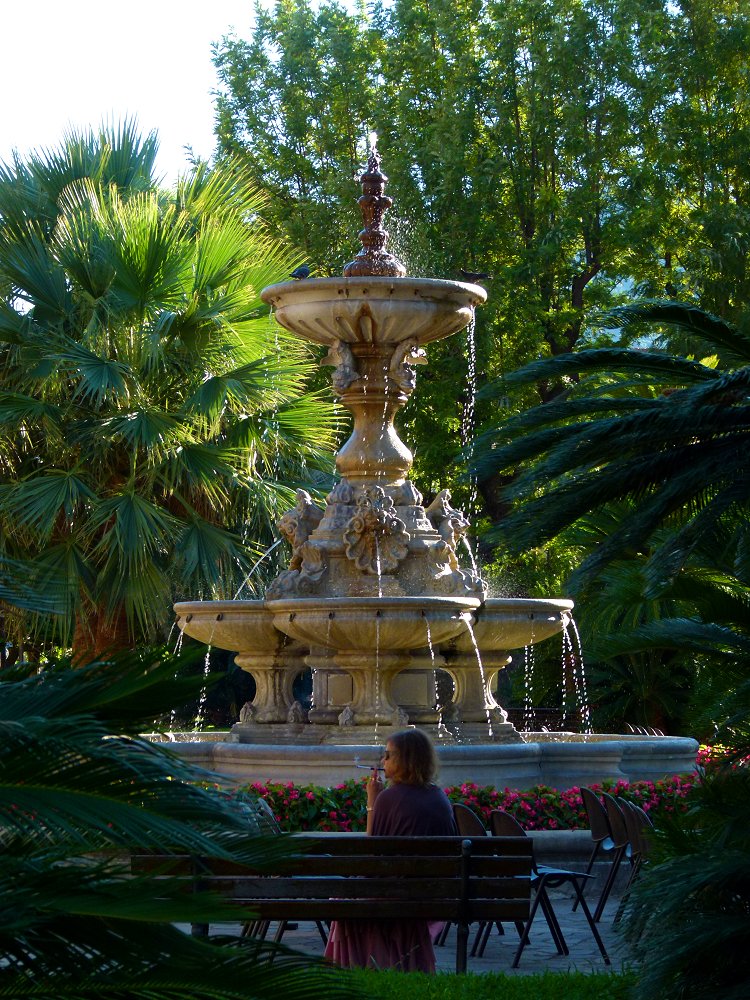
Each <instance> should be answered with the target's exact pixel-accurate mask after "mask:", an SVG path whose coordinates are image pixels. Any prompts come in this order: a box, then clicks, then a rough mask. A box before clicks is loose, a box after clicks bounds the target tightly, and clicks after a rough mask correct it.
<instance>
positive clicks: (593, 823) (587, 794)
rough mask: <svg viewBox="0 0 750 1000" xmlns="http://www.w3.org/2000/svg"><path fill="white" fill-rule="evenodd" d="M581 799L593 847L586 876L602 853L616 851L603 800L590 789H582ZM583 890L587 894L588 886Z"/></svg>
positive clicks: (576, 903) (576, 905)
mask: <svg viewBox="0 0 750 1000" xmlns="http://www.w3.org/2000/svg"><path fill="white" fill-rule="evenodd" d="M581 798H582V799H583V807H584V809H585V810H586V816H587V817H588V821H589V829H590V831H591V839H592V841H593V845H592V848H591V854H590V855H589V859H588V861H587V863H586V874H587V875H590V874H591V869H592V868H593V867H594V862H595V861H596V859H597V858H598V857H599V854H600V852H601V851H606V852H609V851H613V850H614V849H615V844H614V841H613V840H612V833H611V831H610V829H609V820H608V819H607V810H606V809H605V808H604V806H603V805H602V803H601V800H600V799H599V797H598V796H597V795H596V793H595V792H592V790H591V789H590V788H581ZM587 884H588V883H585V884H584V887H583V889H582V892H585V890H586V885H587ZM577 907H578V898H577V897H576V899H575V902H574V903H573V909H574V910H575V909H577Z"/></svg>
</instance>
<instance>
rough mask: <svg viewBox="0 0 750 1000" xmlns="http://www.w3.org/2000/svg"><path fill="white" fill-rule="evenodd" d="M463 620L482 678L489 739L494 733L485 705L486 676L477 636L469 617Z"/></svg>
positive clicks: (485, 703)
mask: <svg viewBox="0 0 750 1000" xmlns="http://www.w3.org/2000/svg"><path fill="white" fill-rule="evenodd" d="M465 620H466V628H467V630H468V633H469V635H470V636H471V642H472V645H473V646H474V652H475V654H476V657H477V665H478V666H479V676H480V677H481V678H482V692H483V697H484V714H485V718H486V719H487V733H488V735H489V737H490V739H492V737H493V735H494V734H493V731H492V718H491V716H490V710H489V708H488V707H487V678H486V677H485V676H484V664H483V663H482V654H481V653H480V652H479V644H478V643H477V637H476V635H475V634H474V629H473V627H472V624H471V620H470V619H469V618H466V619H465Z"/></svg>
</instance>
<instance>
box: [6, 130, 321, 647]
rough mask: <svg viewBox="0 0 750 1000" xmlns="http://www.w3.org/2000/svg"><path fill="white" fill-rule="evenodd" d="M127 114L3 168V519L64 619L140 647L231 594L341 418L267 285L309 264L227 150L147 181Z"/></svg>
mask: <svg viewBox="0 0 750 1000" xmlns="http://www.w3.org/2000/svg"><path fill="white" fill-rule="evenodd" d="M155 152H156V140H155V138H154V137H153V136H149V137H148V138H147V139H145V140H142V139H141V138H140V137H139V136H138V134H137V132H136V130H135V128H134V127H133V126H132V125H129V124H125V125H123V126H122V127H121V128H119V129H105V130H103V131H101V132H99V133H94V132H90V133H84V134H76V135H70V136H69V137H68V138H67V139H66V140H65V142H64V143H63V144H62V145H61V146H60V147H59V148H58V149H56V150H52V151H49V152H45V153H41V154H34V155H32V156H31V157H29V159H28V160H26V161H21V160H16V161H15V162H14V163H12V164H6V165H4V166H2V167H0V289H2V292H3V295H2V300H0V538H2V542H1V543H0V545H1V546H2V551H3V552H4V553H5V554H6V555H8V556H10V557H13V558H15V559H23V560H24V561H26V563H27V565H28V567H29V573H30V574H31V575H32V576H33V577H34V578H35V579H36V580H37V581H38V583H39V584H40V585H44V583H45V581H47V580H60V579H62V580H63V581H64V584H65V591H66V594H67V598H66V603H67V607H66V609H65V610H66V612H67V614H66V615H65V616H63V619H62V620H63V623H64V628H63V638H64V639H67V640H68V641H69V639H70V630H71V628H72V625H73V623H75V626H76V637H75V639H76V646H77V648H78V651H79V653H80V652H82V651H85V650H93V651H100V650H102V649H104V648H109V647H113V646H114V647H117V648H123V647H127V646H128V645H129V644H130V643H131V642H132V641H134V640H138V639H140V640H143V639H144V638H148V637H149V636H150V635H152V634H153V632H154V629H155V628H156V627H157V626H159V625H160V624H162V623H163V622H164V621H165V620H166V619H167V618H168V617H169V605H170V603H171V599H172V598H173V595H174V593H175V592H176V593H177V594H179V595H180V596H186V595H195V596H206V597H208V596H212V595H215V596H231V595H232V593H233V592H234V589H236V586H237V583H238V580H241V579H242V575H243V574H245V573H246V572H247V570H248V568H249V566H250V565H251V561H252V560H253V559H254V558H255V557H256V556H257V554H258V549H259V546H260V545H261V544H264V543H265V544H267V543H268V540H270V526H271V525H272V524H273V522H274V520H275V517H276V513H277V511H278V507H279V504H280V503H282V504H285V503H288V502H289V499H290V496H291V495H292V488H293V487H294V486H296V485H298V484H299V483H300V482H301V481H307V480H309V478H310V477H311V476H312V475H314V474H315V470H316V469H327V468H328V463H329V462H330V448H331V446H332V443H333V430H334V425H333V420H332V417H331V416H330V412H329V410H328V409H327V407H326V406H324V404H323V402H322V400H321V399H319V398H318V396H316V395H314V394H309V393H306V381H307V379H308V378H309V376H310V374H311V373H312V371H313V367H312V365H311V363H310V359H309V357H308V356H307V354H306V353H305V351H304V349H303V348H301V347H300V346H299V345H297V344H295V343H294V342H293V341H292V340H291V338H288V337H286V336H285V335H284V334H283V332H281V331H279V330H278V329H276V328H275V327H274V326H272V324H271V321H270V320H269V318H268V316H267V315H265V316H264V315H263V314H264V312H265V310H264V309H263V308H262V304H261V302H260V299H259V292H260V290H261V289H262V288H263V286H264V285H266V284H268V283H271V282H273V281H274V280H279V279H281V278H283V277H284V276H285V275H287V274H288V273H289V270H290V269H291V267H292V266H293V265H294V264H295V263H296V262H297V260H298V258H295V257H294V256H293V255H292V254H291V253H290V252H289V251H287V250H285V249H283V248H282V246H281V245H280V244H279V243H278V242H277V241H274V240H273V239H272V238H271V237H270V236H269V234H268V231H267V229H266V227H265V225H264V224H263V222H262V214H263V211H264V208H265V204H266V203H265V199H264V197H263V196H262V195H260V194H259V193H258V191H257V189H256V188H255V187H254V186H253V185H251V184H250V183H249V182H248V181H247V179H246V178H245V176H244V175H243V173H242V171H241V170H240V169H239V168H238V167H237V166H236V165H233V164H231V163H229V164H225V165H222V166H217V167H216V168H214V169H211V170H209V169H208V168H206V167H205V166H204V165H197V166H196V167H195V169H194V170H193V171H192V172H191V173H190V175H189V176H187V177H185V178H184V179H182V180H181V181H180V182H179V183H178V184H177V186H176V188H175V189H174V190H173V191H165V190H163V189H161V188H160V187H159V186H158V185H157V184H156V183H155V181H154V179H153V161H154V154H155Z"/></svg>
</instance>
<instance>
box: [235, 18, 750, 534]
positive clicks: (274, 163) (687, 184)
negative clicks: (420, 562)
mask: <svg viewBox="0 0 750 1000" xmlns="http://www.w3.org/2000/svg"><path fill="white" fill-rule="evenodd" d="M749 33H750V18H749V17H748V12H747V8H746V5H745V4H743V3H741V2H739V0H719V2H718V3H711V4H709V3H707V2H706V0H690V2H689V3H688V2H687V0H684V2H677V3H672V2H669V3H668V2H667V0H646V2H644V0H547V2H544V3H539V2H538V0H512V2H504V3H499V2H497V0H457V2H456V0H450V2H448V0H429V2H428V0H409V2H407V0H403V2H401V0H394V2H392V3H376V4H374V5H367V6H365V5H360V6H358V7H357V8H356V10H354V11H347V10H345V9H344V8H343V7H342V6H341V5H339V4H337V3H335V2H333V3H332V2H324V3H322V4H320V5H318V4H316V5H313V4H312V3H310V2H308V0H278V2H276V3H274V4H273V5H267V6H266V5H260V4H258V5H257V6H256V24H255V30H254V32H253V34H252V36H251V37H250V38H249V39H238V38H231V39H225V40H224V41H223V42H222V43H221V44H220V45H219V46H218V47H217V51H216V62H217V66H218V69H219V75H220V80H221V88H220V94H219V97H218V135H219V141H220V145H221V148H222V149H223V150H224V151H225V152H227V153H233V154H236V155H239V156H240V157H241V158H242V159H243V162H245V163H246V164H247V165H248V168H249V169H250V171H251V173H252V175H253V176H254V177H255V178H256V179H257V180H258V182H259V183H260V184H261V185H262V186H263V187H264V189H266V190H268V191H270V192H271V193H272V194H273V196H274V200H273V203H272V207H271V210H272V213H273V219H274V224H275V225H276V226H277V227H278V229H279V231H284V232H289V233H292V234H293V235H294V236H295V238H297V239H298V240H299V241H300V243H301V244H302V245H303V246H304V249H305V253H306V254H307V256H308V258H309V260H310V261H311V262H312V263H313V264H314V265H315V266H316V267H317V268H318V273H340V269H341V267H342V265H343V264H344V263H345V261H346V260H347V259H348V258H349V257H350V256H351V254H352V252H353V250H354V246H353V244H354V233H355V230H356V229H357V228H358V225H357V220H356V217H355V213H354V208H353V201H354V199H355V198H356V194H357V192H356V187H355V185H354V183H352V182H351V181H350V178H351V177H352V174H356V173H357V172H358V171H359V168H360V167H361V165H362V163H363V161H364V154H365V136H366V134H367V131H368V130H369V129H371V128H374V129H375V130H377V132H378V135H379V140H378V145H379V148H380V150H381V152H382V153H383V162H384V166H385V169H386V172H387V173H388V174H389V175H390V178H391V182H390V186H389V193H390V194H391V195H392V196H393V197H394V199H395V205H394V209H393V210H392V212H391V214H390V216H389V219H390V220H391V221H390V222H388V221H387V223H386V225H387V227H390V229H391V232H392V244H393V245H394V248H395V250H396V251H397V252H399V253H400V254H401V255H402V257H403V258H404V259H405V260H406V261H407V263H408V265H409V268H410V272H411V273H415V274H424V275H428V276H439V277H458V275H459V271H458V269H459V268H461V267H463V268H467V269H469V270H478V271H487V272H489V273H490V274H491V275H492V276H493V277H492V280H491V281H490V282H489V291H490V300H489V303H488V305H487V306H486V307H485V308H484V309H482V310H480V315H479V316H478V326H477V331H476V353H477V362H476V366H475V370H476V372H478V381H479V383H480V385H481V383H482V382H483V381H484V380H493V379H497V378H502V376H503V375H504V374H505V373H507V372H508V371H510V370H512V369H514V368H516V367H517V366H518V365H519V364H521V363H525V362H527V361H528V360H529V359H531V358H535V357H538V356H542V357H548V356H556V355H558V354H562V353H568V352H570V351H571V350H573V349H575V348H577V347H579V346H581V345H582V344H589V345H590V344H591V343H592V342H595V341H598V342H601V341H602V339H604V341H605V342H607V341H609V342H611V339H612V338H611V337H610V336H608V335H606V334H603V333H602V331H601V330H596V329H593V328H592V326H591V323H590V320H591V316H592V313H594V312H596V311H597V310H598V309H600V308H601V307H602V306H606V307H611V306H612V305H613V304H617V302H618V301H621V300H623V299H624V298H625V297H626V295H627V293H628V292H629V291H631V290H633V289H635V290H637V291H638V292H639V293H641V294H645V295H649V296H658V297H664V296H675V297H679V298H681V299H683V300H685V301H686V302H689V303H693V304H695V303H696V302H698V301H700V302H701V303H702V304H703V305H704V306H705V307H706V308H708V309H711V310H713V311H715V312H717V313H718V314H719V315H721V316H723V318H725V319H727V320H730V321H735V322H736V321H738V319H739V307H740V304H741V303H742V302H743V301H745V300H746V298H747V295H746V291H747V289H746V287H745V286H746V281H747V274H748V273H750V270H749V269H748V268H747V255H748V246H747V239H746V233H747V231H748V226H747V224H746V223H747V219H746V208H745V206H746V204H747V203H748V195H750V190H749V182H750V177H749V176H748V172H749V169H750V168H748V163H750V114H749V112H750V107H749V105H748V97H747V94H748V91H747V87H746V86H745V83H744V82H743V81H745V82H746V78H747V52H748V41H749V39H750V34H749ZM469 354H470V351H469V348H468V347H467V344H466V343H463V342H462V341H461V339H460V338H453V340H450V341H448V342H445V343H443V344H440V345H434V346H433V347H431V348H430V366H429V368H428V369H426V370H425V371H424V373H423V374H421V380H422V386H421V391H420V392H419V393H418V394H417V395H416V396H415V398H414V400H413V401H412V402H411V404H410V407H409V410H408V411H407V415H406V417H405V421H406V424H407V428H406V429H407V432H408V434H409V435H410V437H411V438H412V439H413V440H414V441H415V442H416V443H417V445H418V448H419V450H418V452H417V463H416V473H417V478H418V481H419V482H420V485H421V486H422V488H423V489H424V490H426V491H431V490H434V489H436V488H438V487H439V486H445V485H446V482H445V478H444V477H445V476H446V474H448V475H450V473H449V472H448V473H447V472H446V468H445V457H446V455H453V456H456V455H457V453H458V451H459V450H460V447H461V444H462V443H463V442H465V441H466V440H467V439H468V438H469V437H470V434H471V428H470V427H467V426H466V423H467V420H469V421H470V420H471V417H472V413H473V408H472V406H471V403H470V393H471V379H470V378H469V368H470V364H469V358H468V355H469ZM462 370H463V371H465V372H466V373H467V377H466V382H465V385H464V387H463V388H457V385H456V381H457V380H456V372H457V371H462ZM560 388H561V386H560V383H559V381H557V380H556V379H555V378H554V377H553V376H551V375H550V376H549V377H544V378H543V377H541V375H540V378H539V379H538V380H537V381H536V382H535V383H534V385H533V386H530V387H529V390H528V392H527V393H526V394H525V395H523V396H522V397H520V399H519V401H518V402H516V401H515V400H514V399H513V398H511V396H510V394H508V393H504V392H503V393H500V394H499V396H498V401H497V403H496V404H495V405H499V406H501V407H505V408H506V409H509V410H511V409H513V408H515V406H516V405H522V406H525V405H527V404H528V403H529V402H530V401H532V402H533V401H534V399H536V400H538V399H540V398H541V399H543V400H549V399H553V398H555V396H556V395H557V394H558V393H559V391H560ZM476 415H477V418H478V420H479V422H480V423H481V422H482V421H483V420H485V419H487V418H488V417H491V416H492V413H491V411H490V410H489V408H488V406H487V404H480V405H479V406H478V409H477V411H476ZM503 481H504V480H503V479H502V478H500V479H498V478H495V477H490V478H489V479H486V480H484V481H481V482H480V491H481V496H482V500H483V505H484V513H486V514H487V515H489V517H490V518H491V519H494V520H496V519H498V518H499V517H500V516H502V515H503V514H504V513H505V510H506V508H505V505H504V504H503V502H502V501H501V500H500V499H499V496H498V494H499V490H500V488H501V487H502V485H503ZM453 485H455V483H454V484H453ZM464 496H465V494H464Z"/></svg>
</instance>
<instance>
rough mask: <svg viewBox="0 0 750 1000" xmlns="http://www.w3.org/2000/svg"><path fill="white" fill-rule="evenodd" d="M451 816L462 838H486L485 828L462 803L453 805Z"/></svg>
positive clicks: (471, 810) (474, 814) (472, 811)
mask: <svg viewBox="0 0 750 1000" xmlns="http://www.w3.org/2000/svg"><path fill="white" fill-rule="evenodd" d="M453 815H454V817H455V819H456V826H457V827H458V832H459V834H460V835H461V836H462V837H486V836H487V827H486V826H485V825H484V823H483V822H482V820H481V819H480V818H479V816H477V814H476V813H475V812H474V810H473V809H469V807H468V806H465V805H464V804H463V803H462V802H454V803H453Z"/></svg>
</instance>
